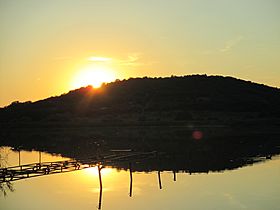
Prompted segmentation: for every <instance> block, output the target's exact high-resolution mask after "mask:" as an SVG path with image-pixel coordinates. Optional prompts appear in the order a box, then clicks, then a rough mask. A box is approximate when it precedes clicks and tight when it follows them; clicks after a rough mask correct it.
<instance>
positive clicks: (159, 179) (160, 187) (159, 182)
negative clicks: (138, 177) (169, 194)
mask: <svg viewBox="0 0 280 210" xmlns="http://www.w3.org/2000/svg"><path fill="white" fill-rule="evenodd" d="M158 184H159V189H162V185H161V178H160V171H158Z"/></svg>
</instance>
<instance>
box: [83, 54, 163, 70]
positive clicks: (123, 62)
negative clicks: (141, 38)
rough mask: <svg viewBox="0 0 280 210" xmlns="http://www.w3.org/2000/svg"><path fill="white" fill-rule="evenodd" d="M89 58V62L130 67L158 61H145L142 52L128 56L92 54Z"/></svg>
mask: <svg viewBox="0 0 280 210" xmlns="http://www.w3.org/2000/svg"><path fill="white" fill-rule="evenodd" d="M87 60H88V61H89V62H94V63H109V64H112V65H118V66H130V67H136V66H147V65H153V64H156V63H158V62H156V61H145V62H144V59H143V56H142V53H130V54H128V55H127V56H124V57H119V58H110V57H102V56H91V57H88V58H87Z"/></svg>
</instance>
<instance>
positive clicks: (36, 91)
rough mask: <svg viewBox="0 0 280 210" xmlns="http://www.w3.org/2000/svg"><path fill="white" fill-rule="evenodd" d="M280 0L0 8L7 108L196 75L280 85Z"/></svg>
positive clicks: (57, 2)
mask: <svg viewBox="0 0 280 210" xmlns="http://www.w3.org/2000/svg"><path fill="white" fill-rule="evenodd" d="M279 11H280V1H279V0H211V1H210V0H172V1H171V0H98V1H97V0H47V1H46V0H0V26H1V33H0V107H3V106H6V105H8V104H10V103H11V102H12V101H17V100H19V101H27V100H31V101H34V100H39V99H43V98H46V97H49V96H53V95H60V94H62V93H65V92H68V91H69V90H70V89H75V88H78V87H79V86H83V85H86V84H87V83H89V84H93V85H95V86H98V85H100V83H101V82H109V81H113V80H115V79H124V78H129V77H142V76H151V77H157V76H170V75H187V74H210V75H229V76H233V77H237V78H241V79H245V80H251V81H254V82H258V83H264V84H267V85H270V86H275V87H280V12H279Z"/></svg>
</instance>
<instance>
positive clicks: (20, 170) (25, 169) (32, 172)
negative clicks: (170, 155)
mask: <svg viewBox="0 0 280 210" xmlns="http://www.w3.org/2000/svg"><path fill="white" fill-rule="evenodd" d="M156 153H157V152H155V151H153V152H130V151H129V152H128V151H127V152H112V153H110V154H107V155H99V157H98V158H96V157H95V158H88V159H83V160H65V161H55V162H42V163H31V164H26V165H18V166H12V167H7V168H0V183H3V182H13V181H17V180H21V179H27V178H32V177H38V176H45V175H50V174H57V173H65V172H71V171H76V170H81V169H86V168H90V167H93V166H97V165H98V166H100V165H102V166H106V165H113V163H117V162H122V161H127V162H131V161H137V160H143V159H146V158H151V157H155V155H156Z"/></svg>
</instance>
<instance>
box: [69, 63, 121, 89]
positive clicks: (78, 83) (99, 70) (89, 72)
mask: <svg viewBox="0 0 280 210" xmlns="http://www.w3.org/2000/svg"><path fill="white" fill-rule="evenodd" d="M115 79H116V78H115V75H114V73H113V71H111V70H109V69H107V68H105V67H100V66H97V67H96V66H90V67H87V68H85V69H83V70H81V71H80V72H79V73H78V74H77V75H76V76H75V77H74V81H73V83H72V88H80V87H85V86H88V85H91V86H93V87H94V88H99V87H100V86H101V85H102V83H106V82H112V81H114V80H115Z"/></svg>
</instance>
